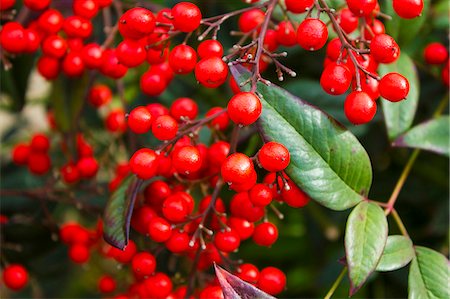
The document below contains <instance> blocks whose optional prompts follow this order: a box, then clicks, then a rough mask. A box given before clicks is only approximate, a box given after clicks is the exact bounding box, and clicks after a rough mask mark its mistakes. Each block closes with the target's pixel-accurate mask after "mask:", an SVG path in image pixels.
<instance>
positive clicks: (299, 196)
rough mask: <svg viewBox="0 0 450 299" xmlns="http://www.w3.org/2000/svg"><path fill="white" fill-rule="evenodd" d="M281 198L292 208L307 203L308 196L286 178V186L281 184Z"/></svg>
mask: <svg viewBox="0 0 450 299" xmlns="http://www.w3.org/2000/svg"><path fill="white" fill-rule="evenodd" d="M280 188H281V199H282V200H283V201H284V202H285V203H287V205H288V206H290V207H292V208H301V207H304V206H306V205H307V204H308V202H309V196H308V195H307V194H306V193H305V192H303V191H302V190H301V189H300V188H299V187H298V186H297V185H296V184H294V182H292V181H291V180H287V186H285V185H282V186H280Z"/></svg>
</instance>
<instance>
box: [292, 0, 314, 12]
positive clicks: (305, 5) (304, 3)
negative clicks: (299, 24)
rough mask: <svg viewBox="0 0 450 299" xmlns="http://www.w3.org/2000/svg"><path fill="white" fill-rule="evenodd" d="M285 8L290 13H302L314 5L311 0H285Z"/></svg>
mask: <svg viewBox="0 0 450 299" xmlns="http://www.w3.org/2000/svg"><path fill="white" fill-rule="evenodd" d="M285 4H286V9H287V10H288V11H290V12H292V13H303V12H305V11H307V10H310V9H311V7H312V6H313V5H314V1H313V0H285Z"/></svg>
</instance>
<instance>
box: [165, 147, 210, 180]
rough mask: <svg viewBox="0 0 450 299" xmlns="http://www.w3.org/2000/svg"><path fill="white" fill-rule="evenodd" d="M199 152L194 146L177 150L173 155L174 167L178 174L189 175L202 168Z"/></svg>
mask: <svg viewBox="0 0 450 299" xmlns="http://www.w3.org/2000/svg"><path fill="white" fill-rule="evenodd" d="M202 162H203V161H202V157H201V155H200V152H199V150H198V149H197V148H196V147H195V146H192V145H187V146H183V147H178V148H176V149H175V150H174V151H173V153H172V165H173V167H174V168H175V169H176V171H177V172H178V173H181V174H189V173H192V172H195V171H197V170H199V169H200V168H201V166H202Z"/></svg>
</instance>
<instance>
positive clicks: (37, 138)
mask: <svg viewBox="0 0 450 299" xmlns="http://www.w3.org/2000/svg"><path fill="white" fill-rule="evenodd" d="M30 146H31V150H32V151H33V152H42V153H45V152H47V151H48V150H49V148H50V140H49V139H48V137H47V136H45V135H44V134H35V135H34V136H33V138H31V143H30Z"/></svg>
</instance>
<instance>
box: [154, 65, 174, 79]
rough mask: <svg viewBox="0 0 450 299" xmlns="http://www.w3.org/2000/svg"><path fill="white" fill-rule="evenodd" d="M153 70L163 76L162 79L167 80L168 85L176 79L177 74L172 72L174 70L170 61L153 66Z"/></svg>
mask: <svg viewBox="0 0 450 299" xmlns="http://www.w3.org/2000/svg"><path fill="white" fill-rule="evenodd" d="M151 70H152V71H155V72H157V73H160V74H161V75H162V77H163V78H165V79H166V82H167V84H169V83H170V81H172V79H173V78H174V77H175V73H174V71H173V70H172V68H171V67H170V64H169V62H168V61H165V62H163V63H160V64H156V65H152V68H151Z"/></svg>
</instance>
